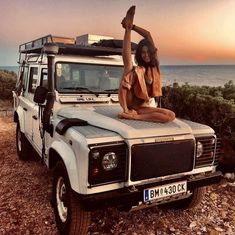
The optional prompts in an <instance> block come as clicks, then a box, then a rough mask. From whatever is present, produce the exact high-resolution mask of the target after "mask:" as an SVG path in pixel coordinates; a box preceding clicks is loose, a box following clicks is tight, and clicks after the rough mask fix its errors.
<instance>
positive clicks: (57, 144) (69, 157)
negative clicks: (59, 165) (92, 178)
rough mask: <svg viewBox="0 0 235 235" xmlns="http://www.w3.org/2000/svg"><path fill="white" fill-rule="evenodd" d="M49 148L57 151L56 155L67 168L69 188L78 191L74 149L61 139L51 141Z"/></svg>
mask: <svg viewBox="0 0 235 235" xmlns="http://www.w3.org/2000/svg"><path fill="white" fill-rule="evenodd" d="M50 149H53V150H55V151H56V152H57V153H58V155H59V156H60V157H61V159H62V161H63V162H64V165H65V167H66V169H67V173H68V176H69V181H70V185H71V188H72V189H73V190H74V191H76V192H78V191H79V185H78V170H77V163H76V156H75V153H74V151H73V150H72V149H71V146H70V145H68V144H67V143H65V142H63V141H61V140H56V141H54V142H53V143H52V145H51V147H50ZM50 157H51V156H49V159H48V160H49V162H50Z"/></svg>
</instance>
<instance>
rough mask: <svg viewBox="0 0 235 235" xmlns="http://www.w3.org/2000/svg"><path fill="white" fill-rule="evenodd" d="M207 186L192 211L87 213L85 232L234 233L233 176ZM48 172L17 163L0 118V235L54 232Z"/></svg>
mask: <svg viewBox="0 0 235 235" xmlns="http://www.w3.org/2000/svg"><path fill="white" fill-rule="evenodd" d="M226 176H227V178H229V180H226V179H224V180H223V181H222V182H221V183H220V184H218V185H213V186H210V187H208V188H207V191H206V195H205V198H204V200H203V201H202V203H201V204H200V206H198V207H197V208H196V209H191V210H185V211H181V210H170V209H158V208H151V209H145V210H142V211H134V212H131V213H128V212H119V211H117V210H115V209H108V210H105V211H97V212H95V213H93V214H92V223H91V226H90V228H89V234H93V235H95V234H96V235H98V234H123V235H124V234H126V235H154V234H156V235H160V234H182V235H187V234H195V235H201V234H202V235H204V234H208V235H220V234H221V235H235V182H234V175H233V174H227V175H226ZM50 199H51V172H50V171H48V170H47V168H46V167H45V166H43V165H42V164H41V162H40V161H39V160H37V159H36V158H35V160H31V161H28V162H22V161H20V160H18V159H17V156H16V149H15V124H14V123H13V122H12V118H11V117H5V118H0V234H6V235H8V234H10V235H12V234H13V235H14V234H23V235H31V234H33V235H34V234H43V235H49V234H51V235H56V234H58V231H57V228H56V225H55V221H54V215H53V211H52V208H51V204H50Z"/></svg>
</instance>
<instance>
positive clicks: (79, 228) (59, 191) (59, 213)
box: [53, 161, 90, 235]
mask: <svg viewBox="0 0 235 235" xmlns="http://www.w3.org/2000/svg"><path fill="white" fill-rule="evenodd" d="M53 207H54V213H55V219H56V224H57V227H58V229H59V231H60V233H61V234H66V235H72V234H74V235H75V234H79V235H83V234H87V230H88V226H89V225H90V212H89V211H85V210H84V209H83V207H82V205H81V202H80V201H79V198H78V195H77V194H76V193H75V192H74V191H73V190H72V189H71V186H70V183H69V178H68V174H67V171H66V167H65V165H64V164H63V162H62V161H59V162H58V163H57V164H56V166H55V169H54V177H53Z"/></svg>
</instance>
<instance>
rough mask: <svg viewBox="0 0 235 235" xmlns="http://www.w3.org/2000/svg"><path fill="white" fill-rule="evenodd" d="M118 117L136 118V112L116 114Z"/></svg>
mask: <svg viewBox="0 0 235 235" xmlns="http://www.w3.org/2000/svg"><path fill="white" fill-rule="evenodd" d="M118 117H119V118H121V119H123V118H124V119H133V120H137V114H134V113H124V112H122V113H119V114H118Z"/></svg>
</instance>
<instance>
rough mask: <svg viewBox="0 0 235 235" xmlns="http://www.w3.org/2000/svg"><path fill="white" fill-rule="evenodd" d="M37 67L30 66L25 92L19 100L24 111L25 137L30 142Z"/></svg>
mask: <svg viewBox="0 0 235 235" xmlns="http://www.w3.org/2000/svg"><path fill="white" fill-rule="evenodd" d="M38 82H39V81H38V66H30V67H29V73H28V82H27V86H26V90H25V92H24V95H23V99H22V100H21V104H22V107H23V110H24V126H25V135H26V136H27V138H28V139H29V141H30V142H32V141H33V139H32V138H33V130H32V127H33V120H32V116H33V109H34V106H35V103H34V101H33V97H34V92H35V89H36V87H37V84H38Z"/></svg>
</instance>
